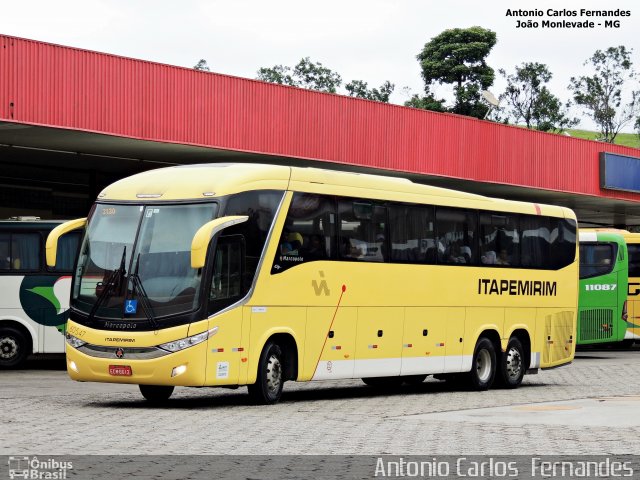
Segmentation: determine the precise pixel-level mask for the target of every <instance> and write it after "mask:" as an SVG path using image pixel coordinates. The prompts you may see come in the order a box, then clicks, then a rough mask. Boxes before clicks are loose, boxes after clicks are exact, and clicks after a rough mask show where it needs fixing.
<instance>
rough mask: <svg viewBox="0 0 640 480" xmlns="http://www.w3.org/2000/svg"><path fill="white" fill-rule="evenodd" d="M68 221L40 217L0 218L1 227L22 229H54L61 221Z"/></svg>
mask: <svg viewBox="0 0 640 480" xmlns="http://www.w3.org/2000/svg"><path fill="white" fill-rule="evenodd" d="M64 222H66V220H39V219H31V218H28V219H15V218H8V219H4V220H0V229H9V228H10V229H12V230H20V229H38V228H41V229H53V228H55V227H56V226H58V225H60V224H61V223H64Z"/></svg>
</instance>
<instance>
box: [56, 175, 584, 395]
mask: <svg viewBox="0 0 640 480" xmlns="http://www.w3.org/2000/svg"><path fill="white" fill-rule="evenodd" d="M78 228H84V229H85V234H84V238H83V241H82V245H81V248H80V253H79V258H78V261H77V265H76V268H75V274H74V278H73V284H72V293H71V300H70V313H69V321H68V325H67V343H68V345H67V366H68V372H69V375H70V376H71V378H72V379H74V380H79V381H94V382H114V383H131V384H138V385H140V390H141V393H142V394H143V396H144V397H145V398H147V399H148V400H150V401H163V400H166V399H168V398H169V397H170V395H171V394H172V392H173V389H174V387H175V386H192V387H203V386H228V387H234V386H238V385H247V386H248V388H249V393H250V395H251V396H252V397H253V399H254V400H255V401H256V402H258V403H263V404H270V403H275V402H277V401H278V400H279V399H280V397H281V394H282V388H283V384H284V382H285V381H287V380H296V381H308V380H331V379H345V378H362V379H363V380H364V381H365V383H367V384H369V385H374V386H381V385H385V386H389V385H399V384H401V383H403V382H414V383H415V382H421V381H422V380H424V378H425V377H426V376H427V375H436V376H438V378H451V379H455V380H460V379H464V380H466V381H467V382H468V385H469V386H470V387H472V388H473V389H478V390H485V389H488V388H490V387H491V386H492V385H493V384H494V380H495V382H497V383H499V384H501V385H505V386H507V387H517V386H518V385H519V384H520V383H521V381H522V377H523V375H524V374H525V372H527V371H529V372H530V373H535V372H537V370H538V368H550V367H557V366H560V365H564V364H567V363H570V362H571V360H572V359H573V356H574V352H575V335H576V311H577V303H578V300H577V299H578V262H577V259H578V255H577V249H576V245H577V241H576V218H575V215H574V213H573V212H572V211H571V210H569V209H567V208H563V207H558V206H549V205H538V204H531V203H520V202H510V201H505V200H496V199H491V198H487V197H483V196H478V195H472V194H467V193H461V192H457V191H452V190H447V189H441V188H435V187H430V186H426V185H420V184H416V183H413V182H411V181H409V180H406V179H400V178H390V177H383V176H375V175H364V174H356V173H345V172H337V171H329V170H321V169H315V168H292V167H285V166H273V165H255V164H214V165H194V166H181V167H171V168H166V169H159V170H153V171H149V172H145V173H141V174H138V175H134V176H132V177H129V178H126V179H123V180H120V181H118V182H116V183H114V184H112V185H111V186H109V187H107V188H106V189H105V190H104V191H102V192H101V193H100V194H99V196H98V199H97V201H96V203H95V205H94V207H93V209H92V210H91V212H90V214H89V217H88V220H87V219H79V220H74V221H71V222H67V223H65V224H63V225H61V226H60V227H58V228H57V229H56V230H54V231H53V232H52V233H51V234H50V235H49V237H48V241H47V262H48V263H49V264H54V263H55V260H56V259H55V252H56V244H57V239H58V237H59V236H60V235H62V234H64V233H66V232H69V231H71V230H74V229H78Z"/></svg>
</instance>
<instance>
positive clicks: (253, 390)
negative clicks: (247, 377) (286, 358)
mask: <svg viewBox="0 0 640 480" xmlns="http://www.w3.org/2000/svg"><path fill="white" fill-rule="evenodd" d="M283 385H284V364H283V356H282V349H281V348H280V346H279V345H278V344H277V343H275V342H272V341H269V342H267V344H266V345H265V347H264V349H263V350H262V354H261V355H260V362H259V364H258V377H257V378H256V383H254V384H253V385H249V386H248V389H249V396H250V397H251V400H252V401H253V402H255V403H258V404H260V405H272V404H274V403H277V402H278V401H279V400H280V397H282V387H283Z"/></svg>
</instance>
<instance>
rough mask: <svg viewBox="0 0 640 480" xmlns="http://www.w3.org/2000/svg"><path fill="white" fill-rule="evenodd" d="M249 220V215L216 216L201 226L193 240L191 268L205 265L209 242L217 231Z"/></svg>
mask: <svg viewBox="0 0 640 480" xmlns="http://www.w3.org/2000/svg"><path fill="white" fill-rule="evenodd" d="M247 220H249V217H248V216H247V215H236V216H229V217H221V218H216V219H214V220H211V221H210V222H207V223H205V224H204V225H203V226H201V227H200V228H199V229H198V231H197V232H196V234H195V235H194V236H193V240H192V241H191V268H202V267H204V262H205V260H206V258H207V249H208V248H209V242H210V241H211V239H212V238H213V236H214V235H215V234H216V233H218V232H220V231H221V230H224V229H225V228H228V227H231V226H233V225H237V224H239V223H243V222H246V221H247Z"/></svg>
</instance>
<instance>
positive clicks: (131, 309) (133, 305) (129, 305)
mask: <svg viewBox="0 0 640 480" xmlns="http://www.w3.org/2000/svg"><path fill="white" fill-rule="evenodd" d="M137 311H138V300H125V301H124V313H125V315H132V314H134V313H136V312H137Z"/></svg>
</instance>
